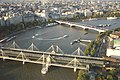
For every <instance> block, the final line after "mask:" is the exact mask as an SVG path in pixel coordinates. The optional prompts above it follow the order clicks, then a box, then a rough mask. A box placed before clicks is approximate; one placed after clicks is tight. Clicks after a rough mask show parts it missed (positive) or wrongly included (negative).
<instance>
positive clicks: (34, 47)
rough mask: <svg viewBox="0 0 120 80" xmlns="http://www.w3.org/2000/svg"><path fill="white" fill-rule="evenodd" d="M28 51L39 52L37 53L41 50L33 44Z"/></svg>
mask: <svg viewBox="0 0 120 80" xmlns="http://www.w3.org/2000/svg"><path fill="white" fill-rule="evenodd" d="M28 50H32V51H34V50H37V51H39V49H38V48H37V47H36V46H35V45H34V44H33V43H32V44H31V45H30V47H29V48H28Z"/></svg>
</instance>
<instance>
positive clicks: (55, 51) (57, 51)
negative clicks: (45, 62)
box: [46, 45, 64, 54]
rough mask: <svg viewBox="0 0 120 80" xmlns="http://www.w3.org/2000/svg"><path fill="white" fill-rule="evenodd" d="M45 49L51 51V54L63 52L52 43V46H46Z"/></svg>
mask: <svg viewBox="0 0 120 80" xmlns="http://www.w3.org/2000/svg"><path fill="white" fill-rule="evenodd" d="M46 51H47V52H51V53H53V54H55V53H62V54H64V52H63V51H62V50H61V49H60V48H59V46H58V45H52V46H51V47H50V48H48V49H47V50H46Z"/></svg>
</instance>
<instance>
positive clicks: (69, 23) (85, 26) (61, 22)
mask: <svg viewBox="0 0 120 80" xmlns="http://www.w3.org/2000/svg"><path fill="white" fill-rule="evenodd" d="M56 22H57V23H59V24H66V25H69V26H70V27H79V28H83V30H88V29H91V30H95V31H97V32H99V33H102V32H105V31H106V30H102V29H98V28H95V27H91V26H87V25H80V24H76V23H73V22H67V21H57V20H56Z"/></svg>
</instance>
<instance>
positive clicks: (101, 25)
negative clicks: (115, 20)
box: [97, 24, 111, 27]
mask: <svg viewBox="0 0 120 80" xmlns="http://www.w3.org/2000/svg"><path fill="white" fill-rule="evenodd" d="M110 26H111V25H110V24H99V25H98V26H97V27H110Z"/></svg>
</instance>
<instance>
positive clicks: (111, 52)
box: [106, 39, 120, 59]
mask: <svg viewBox="0 0 120 80" xmlns="http://www.w3.org/2000/svg"><path fill="white" fill-rule="evenodd" d="M106 55H107V56H111V57H114V58H119V59H120V39H116V40H114V45H113V48H112V49H107V54H106Z"/></svg>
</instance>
